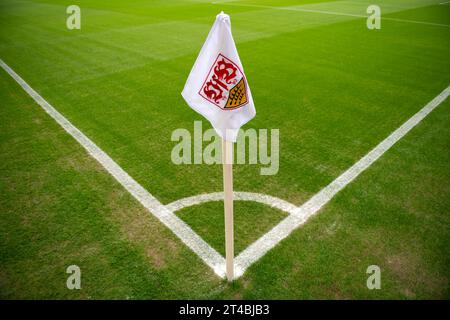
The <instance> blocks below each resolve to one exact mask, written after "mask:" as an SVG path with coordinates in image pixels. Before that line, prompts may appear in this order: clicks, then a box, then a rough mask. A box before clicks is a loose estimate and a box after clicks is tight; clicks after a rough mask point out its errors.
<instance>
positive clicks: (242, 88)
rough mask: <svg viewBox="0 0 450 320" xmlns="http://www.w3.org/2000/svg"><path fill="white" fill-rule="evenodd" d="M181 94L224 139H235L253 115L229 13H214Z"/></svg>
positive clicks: (253, 111) (252, 107)
mask: <svg viewBox="0 0 450 320" xmlns="http://www.w3.org/2000/svg"><path fill="white" fill-rule="evenodd" d="M181 95H182V96H183V98H184V100H186V102H187V104H188V105H189V106H190V107H191V108H192V109H194V110H195V111H197V112H198V113H200V114H201V115H203V116H204V117H205V118H206V119H208V120H209V122H211V124H212V126H213V127H214V129H215V130H216V132H217V133H218V135H219V136H221V137H222V138H223V139H225V140H227V141H233V142H236V138H237V135H238V131H239V129H240V127H241V126H243V125H244V124H245V123H247V122H248V121H250V120H251V119H252V118H253V117H254V116H255V115H256V110H255V105H254V104H253V99H252V94H251V92H250V88H249V86H248V83H247V78H246V77H245V74H244V69H243V68H242V63H241V60H240V59H239V55H238V53H237V50H236V45H235V43H234V40H233V36H232V34H231V23H230V16H229V15H227V14H225V13H223V12H221V13H220V14H218V15H217V16H216V21H215V22H214V25H213V26H212V28H211V31H210V32H209V34H208V37H207V38H206V41H205V43H204V45H203V47H202V49H201V51H200V54H199V55H198V57H197V60H196V61H195V63H194V66H193V67H192V70H191V73H190V74H189V77H188V79H187V81H186V84H185V86H184V89H183V92H182V93H181Z"/></svg>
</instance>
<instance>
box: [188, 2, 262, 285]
mask: <svg viewBox="0 0 450 320" xmlns="http://www.w3.org/2000/svg"><path fill="white" fill-rule="evenodd" d="M181 95H182V96H183V98H184V100H186V102H187V104H188V105H189V106H190V107H191V108H192V109H194V110H195V111H197V112H198V113H200V114H201V115H202V116H204V117H205V118H206V119H208V120H209V122H211V124H212V126H213V127H214V129H215V130H216V132H217V133H218V135H219V136H220V137H221V138H222V162H223V188H224V211H225V256H226V257H225V259H226V274H227V279H228V281H231V280H233V278H234V262H233V261H234V239H233V167H232V166H233V142H236V138H237V135H238V132H239V129H240V128H241V126H242V125H244V124H245V123H247V122H248V121H250V120H251V119H252V118H253V117H254V116H255V115H256V110H255V105H254V104H253V98H252V93H251V92H250V87H249V86H248V83H247V78H246V77H245V74H244V68H242V64H241V60H240V59H239V55H238V53H237V50H236V45H235V44H234V40H233V36H232V34H231V23H230V16H229V15H227V14H225V13H223V11H222V12H221V13H220V14H218V15H217V16H216V21H215V22H214V25H213V26H212V28H211V31H210V32H209V34H208V37H207V38H206V41H205V43H204V45H203V47H202V49H201V50H200V54H199V55H198V57H197V60H196V61H195V63H194V66H193V67H192V70H191V73H190V74H189V77H188V79H187V81H186V84H185V86H184V89H183V92H182V93H181Z"/></svg>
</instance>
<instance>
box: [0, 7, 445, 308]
mask: <svg viewBox="0 0 450 320" xmlns="http://www.w3.org/2000/svg"><path fill="white" fill-rule="evenodd" d="M443 2H445V1H443V0H435V1H432V0H413V1H406V0H382V1H368V0H362V1H357V0H352V1H314V0H309V1H301V0H296V1H294V0H292V1H291V0H281V1H275V0H260V1H256V0H253V1H216V2H212V1H202V0H190V1H189V0H185V1H163V0H161V1H118V0H114V1H70V3H69V2H68V1H62V0H61V1H59V0H52V1H50V0H49V1H12V0H3V1H1V2H0V59H1V60H3V61H4V62H5V63H6V64H7V65H8V66H9V67H10V68H12V69H13V70H14V71H15V72H16V73H17V74H18V75H20V76H21V77H22V78H23V79H24V80H25V81H26V82H27V83H28V84H29V85H30V86H31V87H32V88H33V89H34V90H36V92H38V93H39V94H40V95H41V96H42V97H43V98H44V99H45V100H46V101H48V102H49V103H50V104H51V105H52V106H53V107H54V108H55V109H57V110H58V111H59V112H60V113H61V114H63V115H64V117H66V118H67V119H68V120H69V121H70V122H71V123H72V124H73V125H74V126H76V127H77V128H78V129H79V130H80V131H81V132H83V133H84V134H85V135H86V136H87V137H89V139H91V140H92V141H93V142H95V144H96V145H97V146H98V147H99V148H101V149H102V150H103V151H105V152H106V153H107V154H108V155H109V156H110V157H111V158H112V159H114V161H116V163H117V164H118V165H119V166H120V167H121V168H123V170H125V171H126V172H127V173H128V174H129V175H130V176H131V177H133V178H134V179H135V180H136V181H137V182H138V183H139V184H140V185H142V186H143V187H144V188H145V189H146V190H148V192H150V193H151V194H152V195H153V196H154V197H155V198H156V199H158V200H159V201H160V202H161V203H162V204H165V205H166V204H169V203H172V202H174V201H177V200H179V199H182V198H185V197H191V196H197V195H200V194H208V193H213V192H220V191H221V190H222V187H223V186H222V168H221V166H220V165H205V164H203V165H175V164H174V163H173V162H172V161H171V152H172V149H173V147H174V146H175V145H176V142H173V141H171V135H172V132H173V131H174V130H175V129H177V128H186V129H188V130H189V131H193V128H194V121H202V120H203V128H204V129H207V128H210V124H209V123H208V122H207V121H206V120H204V119H202V117H201V116H200V115H199V114H197V113H195V112H194V111H193V110H191V109H190V108H189V107H188V106H187V105H186V103H185V102H184V100H183V99H182V97H181V95H180V92H181V90H182V88H183V86H184V83H185V81H186V78H187V76H188V74H189V71H190V69H191V67H192V65H193V63H194V61H195V59H196V57H197V55H198V52H199V50H200V48H201V46H202V44H203V42H204V40H205V38H206V36H207V34H208V32H209V29H210V27H211V25H212V23H213V21H214V18H215V15H216V14H217V13H219V12H220V11H221V10H223V11H225V12H226V13H228V14H230V16H231V23H232V31H233V35H234V39H235V42H236V45H237V49H238V51H239V55H240V58H241V60H242V63H243V66H244V68H245V73H246V77H247V80H248V83H249V86H250V87H251V89H252V95H253V98H254V102H255V106H256V110H257V115H256V117H255V118H254V119H253V120H252V121H250V122H249V123H248V124H246V125H245V126H244V129H248V128H255V129H279V132H280V159H279V163H280V166H279V171H278V173H277V174H276V175H269V176H264V175H260V169H261V165H249V164H246V165H235V166H234V189H235V190H236V191H242V192H254V193H260V194H265V195H270V196H273V197H277V198H279V199H282V200H285V201H288V202H289V203H292V204H294V205H296V206H300V205H302V204H303V203H305V202H306V201H308V200H309V199H310V198H311V197H312V196H314V195H315V194H316V193H318V192H319V191H320V190H322V189H323V188H324V187H325V186H327V185H328V184H329V183H330V182H332V181H333V180H334V179H335V178H336V177H338V176H339V175H340V174H341V173H342V172H344V171H345V170H347V169H348V168H349V167H351V166H352V165H353V164H354V163H355V162H357V161H358V160H359V159H361V158H362V157H363V156H364V155H366V154H367V153H368V152H369V151H370V150H372V149H373V148H374V147H375V146H376V145H377V144H378V143H380V142H381V141H382V140H383V139H385V138H386V137H387V136H389V135H390V134H391V133H392V132H393V131H394V130H396V129H397V128H398V127H399V126H401V125H402V124H403V123H404V122H405V121H407V120H408V119H409V118H410V117H411V116H413V115H414V114H415V113H416V112H418V111H419V110H420V109H421V108H423V107H424V106H425V105H426V104H427V103H429V102H430V101H431V100H432V99H433V98H435V97H436V96H437V95H438V94H440V93H441V92H442V91H443V90H444V89H445V88H447V87H448V86H449V85H450V58H449V57H450V4H440V3H443ZM71 4H76V5H79V6H80V8H81V29H80V30H68V29H67V28H66V19H67V16H68V15H67V14H66V8H67V6H68V5H71ZM370 4H377V5H379V6H380V8H381V12H382V19H381V29H380V30H369V29H368V28H367V26H366V18H365V17H364V16H367V14H366V9H367V7H368V6H369V5H370ZM449 107H450V100H449V99H447V100H445V101H444V102H442V103H441V104H440V105H439V106H438V107H437V108H436V109H435V110H434V111H433V112H431V113H430V114H429V115H428V116H427V117H426V118H425V119H424V120H423V121H422V122H421V123H419V124H418V125H417V126H416V127H415V128H413V129H412V130H411V132H409V133H408V134H407V135H406V136H405V137H403V138H402V139H401V140H400V141H398V142H397V143H396V144H395V145H394V146H393V147H392V148H391V149H389V150H388V151H387V152H386V153H385V154H384V155H383V156H382V157H381V158H380V159H379V160H377V161H376V162H375V163H374V164H373V165H371V166H370V167H369V168H368V169H367V170H366V171H364V172H363V173H362V174H361V175H359V176H358V177H357V178H356V179H355V180H354V181H353V182H351V183H350V184H348V185H347V186H346V187H345V188H344V189H343V190H342V191H341V192H340V193H338V194H337V195H336V196H335V197H334V198H333V199H331V201H330V202H329V203H327V204H326V206H324V207H323V208H322V209H321V210H320V211H319V212H318V213H317V215H315V216H314V217H312V218H311V219H310V220H308V221H307V222H306V223H305V224H304V225H302V226H300V227H299V228H297V229H295V230H294V231H293V232H292V233H291V234H290V235H289V236H288V237H286V238H285V239H284V240H282V241H281V242H280V243H278V244H277V245H276V246H275V247H274V248H273V249H271V250H270V251H268V252H267V254H265V255H264V256H263V257H262V258H261V259H259V260H258V261H256V262H255V263H254V264H252V265H251V266H250V267H249V268H248V269H247V270H246V271H245V273H244V274H243V275H242V277H240V278H239V279H237V280H236V281H234V282H233V283H227V282H226V281H225V280H223V279H222V278H220V277H218V276H217V275H216V274H215V273H214V272H213V270H212V269H211V268H210V267H209V266H207V265H206V264H205V263H204V262H203V261H202V260H201V259H200V258H199V257H198V256H197V255H196V254H195V253H194V252H192V251H191V249H190V248H189V247H187V246H186V245H185V244H184V243H183V242H182V241H181V240H180V239H179V238H178V237H177V236H176V235H175V234H173V233H172V231H171V230H169V229H168V228H166V226H164V225H163V224H162V223H161V222H160V221H159V220H158V219H157V218H156V217H155V216H154V215H152V214H151V213H149V211H148V210H147V209H146V208H144V207H143V206H142V205H141V204H140V203H139V202H138V201H136V199H134V198H133V197H132V196H131V195H130V194H129V192H128V191H127V190H126V189H124V188H123V187H122V186H121V185H120V184H119V182H117V181H116V180H115V179H114V178H113V177H112V176H111V175H110V174H108V172H107V171H105V170H104V168H103V167H102V166H101V165H100V164H99V163H97V162H96V161H95V160H94V159H92V158H91V157H90V156H89V154H88V153H87V152H86V151H85V150H84V149H83V148H82V147H81V146H80V145H79V144H78V143H77V142H76V141H75V140H74V139H73V138H72V137H71V136H70V135H68V134H67V132H66V131H64V130H63V129H62V128H61V127H60V126H59V125H58V124H57V123H56V122H55V121H54V120H53V119H52V118H50V117H49V116H48V114H46V113H45V111H43V110H42V109H41V108H40V107H39V105H38V104H36V102H35V101H34V100H33V99H32V98H31V97H30V96H29V95H28V94H27V93H26V92H25V91H24V90H23V89H22V88H21V87H20V85H19V84H18V83H17V82H16V81H14V79H13V78H11V76H10V75H8V73H6V72H5V71H4V70H3V69H1V70H0V119H1V120H0V121H1V125H0V191H1V197H0V297H1V298H4V299H14V298H25V299H30V298H43V299H51V298H53V299H54V298H60V299H127V298H130V299H169V298H172V299H177V298H192V299H194V298H195V299H200V298H201V299H230V298H231V299H380V298H386V299H430V298H437V299H443V298H444V299H449V298H450V288H449V285H450V284H449V275H450V255H449V253H450V252H449V245H450V229H449V226H450V215H449V211H450V200H449V199H450V188H449V181H450V153H449V150H450V110H449ZM176 214H177V216H178V217H180V218H181V219H182V220H183V221H185V222H186V223H187V224H188V225H189V226H190V227H191V228H192V230H194V231H195V232H196V233H197V234H198V235H199V236H200V237H202V238H203V239H204V240H205V241H206V242H207V243H208V244H209V245H210V246H211V247H212V248H214V249H215V250H217V252H219V253H220V254H221V255H224V231H223V230H224V221H223V202H221V201H214V202H207V203H202V204H198V205H194V206H190V207H187V208H184V209H182V210H180V211H177V212H176ZM234 214H235V242H236V243H235V246H236V254H239V253H241V252H242V251H243V250H245V248H247V247H248V246H249V245H250V244H252V243H253V242H254V241H256V240H257V239H258V238H260V237H261V236H263V235H264V234H265V233H266V232H268V231H269V230H270V229H271V228H273V227H274V226H275V225H277V223H279V222H280V221H281V220H282V219H283V218H285V217H286V216H287V214H286V213H285V212H283V211H280V210H278V209H276V208H273V207H270V206H267V205H263V204H261V203H255V202H250V201H236V202H235V213H234ZM72 264H75V265H78V266H79V267H80V268H81V272H82V289H81V290H68V289H67V287H66V279H67V276H68V274H67V273H66V268H67V267H68V266H69V265H72ZM370 265H377V266H379V267H380V269H381V289H380V290H369V289H368V288H367V286H366V280H367V277H368V274H367V273H366V269H367V267H368V266H370Z"/></svg>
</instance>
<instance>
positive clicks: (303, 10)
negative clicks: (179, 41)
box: [212, 2, 450, 28]
mask: <svg viewBox="0 0 450 320" xmlns="http://www.w3.org/2000/svg"><path fill="white" fill-rule="evenodd" d="M212 4H216V3H214V2H212ZM220 4H223V5H227V6H234V7H254V8H262V9H272V10H285V11H299V12H310V13H320V14H328V15H333V16H344V17H353V18H364V19H367V17H368V16H367V15H362V14H352V13H345V12H336V11H326V10H316V9H302V8H298V7H275V6H266V5H259V4H245V3H229V2H223V3H222V2H221V3H220ZM381 20H388V21H396V22H404V23H414V24H424V25H429V26H437V27H446V28H448V27H450V25H448V24H443V23H434V22H426V21H417V20H407V19H398V18H389V17H382V18H381Z"/></svg>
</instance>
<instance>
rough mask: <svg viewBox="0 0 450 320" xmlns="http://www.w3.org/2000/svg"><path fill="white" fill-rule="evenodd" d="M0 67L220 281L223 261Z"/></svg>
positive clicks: (37, 97) (7, 69)
mask: <svg viewBox="0 0 450 320" xmlns="http://www.w3.org/2000/svg"><path fill="white" fill-rule="evenodd" d="M0 66H1V67H2V68H3V69H4V70H5V71H6V72H7V73H8V74H9V75H10V76H11V77H12V78H13V79H14V80H15V81H16V82H17V83H18V84H19V85H20V86H21V87H22V89H24V90H25V92H26V93H28V94H29V95H30V96H31V97H32V98H33V99H34V101H36V102H37V103H38V104H39V105H40V106H41V107H42V109H44V110H45V112H47V113H48V114H49V115H50V116H51V117H52V118H53V119H54V120H55V121H56V122H57V123H58V124H59V125H60V126H61V127H62V128H63V129H64V130H65V131H67V132H68V133H69V134H70V135H71V136H72V137H73V138H74V139H75V140H76V141H78V143H79V144H81V146H82V147H83V148H84V149H86V151H87V152H88V153H89V154H90V155H91V156H92V157H93V158H94V159H95V160H97V161H98V162H99V163H100V164H101V165H102V166H103V167H104V168H105V169H106V171H108V172H109V173H110V174H111V175H112V176H113V177H114V178H115V179H116V180H117V181H118V182H119V183H120V184H121V185H122V186H123V187H124V188H125V189H126V190H128V192H130V193H131V194H132V195H133V197H134V198H136V200H138V201H139V202H140V203H141V204H142V205H143V206H144V207H145V208H147V209H148V210H149V211H150V212H151V213H152V214H153V215H154V216H155V217H157V218H158V219H159V220H160V221H161V222H162V223H163V224H164V225H165V226H166V227H168V228H169V229H170V230H172V232H173V233H174V234H175V235H177V236H178V237H179V238H180V239H181V241H183V242H184V243H185V244H186V245H187V246H188V247H189V248H191V250H192V251H194V252H195V253H196V254H197V255H198V256H199V257H200V258H201V259H202V260H203V261H204V262H205V263H206V264H207V265H208V266H210V267H211V268H212V269H213V270H214V272H215V273H216V274H217V275H219V276H220V277H224V276H225V259H224V258H223V257H222V256H221V255H220V254H219V253H218V252H217V251H216V250H214V249H213V248H212V247H211V246H210V245H209V244H208V243H206V242H205V241H204V240H203V239H202V238H201V237H200V236H199V235H197V234H196V233H195V232H194V231H193V230H192V229H191V228H190V227H189V226H188V225H187V224H186V223H185V222H184V221H183V220H181V219H180V218H178V217H177V216H176V215H175V214H174V213H173V212H171V211H169V210H168V209H167V208H166V207H165V206H164V205H163V204H161V203H160V202H159V201H158V200H157V199H156V198H155V197H153V196H152V195H151V194H150V193H149V192H148V191H147V190H145V189H144V188H143V187H142V186H141V185H140V184H139V183H137V182H136V180H134V179H133V178H132V177H131V176H129V175H128V173H126V172H125V171H124V170H123V169H122V168H121V167H120V166H119V165H118V164H117V163H116V162H115V161H114V160H113V159H111V157H110V156H108V155H107V154H106V153H105V152H104V151H103V150H101V149H100V148H99V147H98V146H97V145H96V144H95V143H94V142H92V141H91V140H90V139H89V138H88V137H87V136H85V135H84V134H83V133H82V132H81V131H80V130H78V129H77V128H76V127H75V126H74V125H73V124H72V123H70V122H69V120H67V119H66V118H65V117H64V116H63V115H62V114H60V113H59V112H58V111H57V110H56V109H55V108H53V107H52V106H51V105H50V104H49V103H48V102H47V101H46V100H45V99H44V98H42V97H41V96H40V95H39V94H38V93H37V92H36V91H34V90H33V88H31V87H30V86H29V85H28V84H27V83H26V82H25V81H24V80H23V79H22V78H21V77H20V76H19V75H18V74H17V73H15V72H14V70H12V69H11V68H10V67H9V66H8V65H7V64H6V63H5V62H4V61H3V60H1V59H0Z"/></svg>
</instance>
